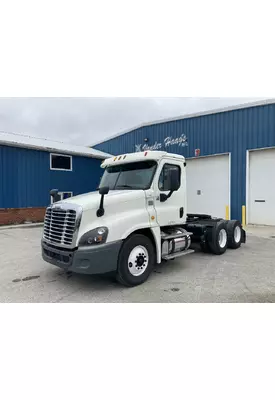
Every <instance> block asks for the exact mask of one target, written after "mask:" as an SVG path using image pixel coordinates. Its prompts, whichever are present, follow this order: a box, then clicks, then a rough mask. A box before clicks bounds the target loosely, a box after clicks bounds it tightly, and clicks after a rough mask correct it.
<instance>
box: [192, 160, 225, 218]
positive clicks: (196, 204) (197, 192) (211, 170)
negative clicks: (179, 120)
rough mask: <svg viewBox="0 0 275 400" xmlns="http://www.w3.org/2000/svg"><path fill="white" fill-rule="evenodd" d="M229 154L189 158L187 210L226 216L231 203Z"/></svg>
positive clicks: (194, 212)
mask: <svg viewBox="0 0 275 400" xmlns="http://www.w3.org/2000/svg"><path fill="white" fill-rule="evenodd" d="M229 160H230V158H229V155H228V154H227V155H220V156H211V157H201V158H193V159H187V160H186V162H187V171H186V179H187V212H188V213H189V214H210V215H212V216H213V217H219V218H225V217H226V206H229V204H230V200H229V199H230V161H229Z"/></svg>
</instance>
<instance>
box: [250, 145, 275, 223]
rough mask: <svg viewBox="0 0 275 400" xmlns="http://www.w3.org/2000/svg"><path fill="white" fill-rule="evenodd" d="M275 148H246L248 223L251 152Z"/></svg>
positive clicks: (274, 147)
mask: <svg viewBox="0 0 275 400" xmlns="http://www.w3.org/2000/svg"><path fill="white" fill-rule="evenodd" d="M270 149H273V150H274V149H275V146H270V147H259V148H256V149H248V150H246V199H245V202H246V204H245V207H246V224H247V225H248V224H249V223H250V222H249V204H250V196H249V193H250V190H249V189H250V153H252V152H254V151H262V150H270Z"/></svg>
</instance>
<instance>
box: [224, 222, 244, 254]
mask: <svg viewBox="0 0 275 400" xmlns="http://www.w3.org/2000/svg"><path fill="white" fill-rule="evenodd" d="M227 232H228V247H229V248H230V249H234V250H235V249H238V248H239V247H240V246H241V243H242V225H241V223H240V221H236V220H232V221H228V222H227Z"/></svg>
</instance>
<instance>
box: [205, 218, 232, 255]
mask: <svg viewBox="0 0 275 400" xmlns="http://www.w3.org/2000/svg"><path fill="white" fill-rule="evenodd" d="M208 245H209V248H210V250H211V252H212V253H213V254H216V255H218V256H219V255H222V254H224V253H225V252H226V250H227V245H228V234H227V224H226V222H225V221H220V222H218V223H217V224H216V225H215V226H213V228H212V232H211V234H210V235H209V238H208Z"/></svg>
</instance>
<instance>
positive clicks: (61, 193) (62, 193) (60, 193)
mask: <svg viewBox="0 0 275 400" xmlns="http://www.w3.org/2000/svg"><path fill="white" fill-rule="evenodd" d="M64 193H70V194H71V197H73V195H74V194H73V192H70V191H66V190H65V191H64V192H58V193H57V194H59V195H61V197H62V198H61V199H60V200H64V199H63V195H64ZM68 198H70V197H68ZM51 204H53V198H52V196H51Z"/></svg>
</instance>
